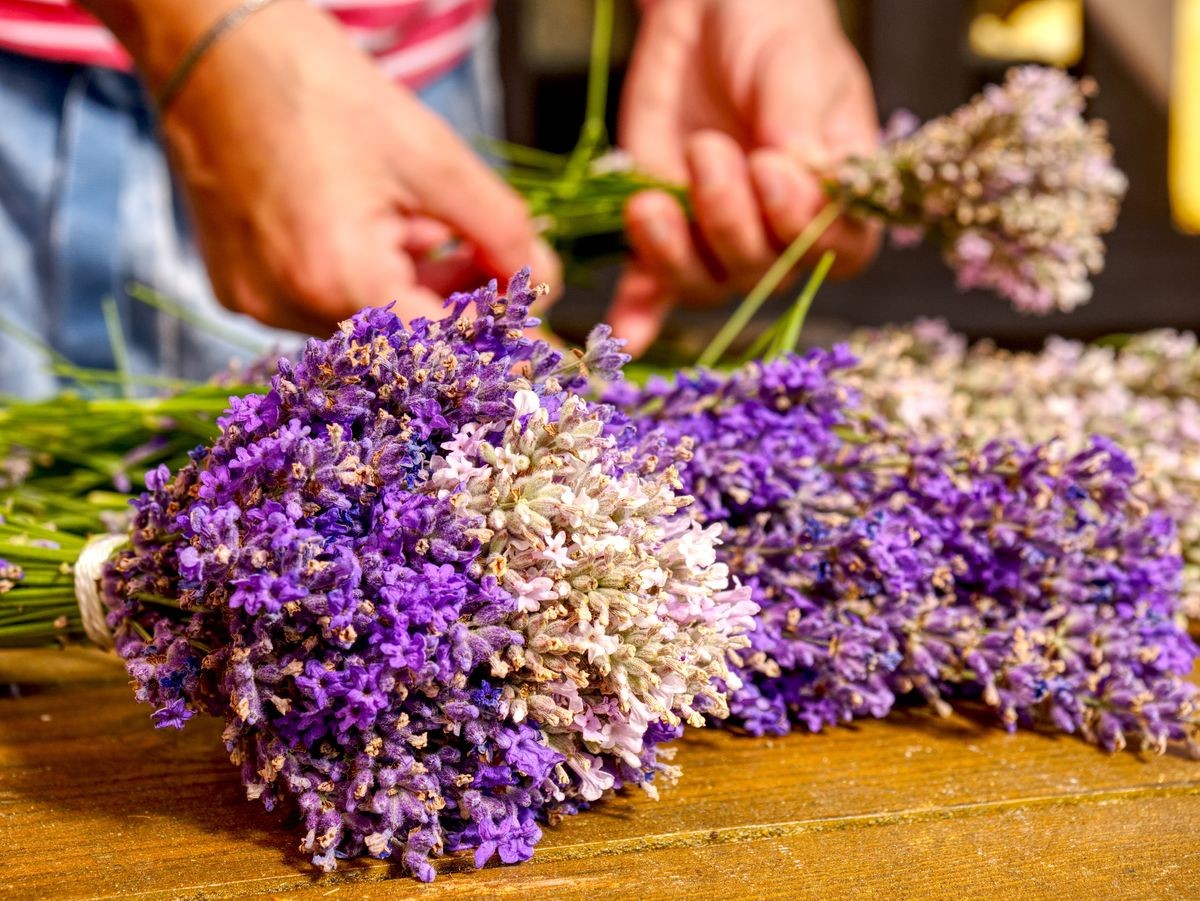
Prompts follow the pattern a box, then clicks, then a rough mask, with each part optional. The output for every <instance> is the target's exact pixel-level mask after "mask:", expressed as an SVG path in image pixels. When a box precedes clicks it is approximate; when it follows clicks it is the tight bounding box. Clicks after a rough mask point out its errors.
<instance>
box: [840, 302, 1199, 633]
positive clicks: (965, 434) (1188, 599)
mask: <svg viewBox="0 0 1200 901" xmlns="http://www.w3.org/2000/svg"><path fill="white" fill-rule="evenodd" d="M850 343H851V346H852V348H853V350H854V352H855V353H856V354H857V355H858V357H859V363H858V365H857V366H855V367H854V369H853V370H851V371H850V372H849V373H848V376H847V377H848V379H849V380H850V383H851V384H853V385H854V386H855V387H856V388H857V389H858V390H860V391H861V392H862V393H863V395H864V397H865V398H866V402H867V403H868V404H869V405H870V406H871V407H872V409H875V410H877V411H878V413H879V414H880V415H881V416H884V417H887V418H889V419H892V420H894V421H897V422H899V423H901V424H902V425H903V426H904V427H905V428H907V429H911V430H914V431H917V432H920V433H922V434H930V435H946V436H947V437H953V436H961V437H962V438H963V439H964V440H966V441H968V442H971V443H978V442H980V441H987V440H991V439H994V438H997V437H1000V436H1004V435H1007V436H1013V437H1019V438H1021V439H1022V440H1025V441H1030V442H1041V441H1047V440H1049V439H1051V438H1052V437H1055V436H1059V437H1061V438H1062V440H1063V441H1064V442H1065V443H1066V445H1067V447H1068V448H1069V449H1071V450H1079V449H1082V447H1083V446H1084V445H1085V444H1086V443H1087V441H1088V440H1089V437H1090V436H1091V435H1093V434H1098V435H1105V436H1107V437H1109V438H1111V439H1113V440H1115V441H1119V442H1120V443H1121V445H1122V447H1124V448H1125V449H1126V450H1127V451H1128V453H1129V455H1130V456H1131V457H1132V458H1133V460H1134V462H1135V463H1136V464H1137V467H1138V469H1139V471H1140V472H1141V473H1142V476H1143V478H1141V479H1140V480H1139V481H1138V482H1137V484H1136V486H1135V491H1136V493H1137V496H1138V497H1139V498H1140V499H1141V500H1142V501H1144V502H1145V503H1146V504H1147V505H1148V506H1149V507H1150V508H1151V509H1155V510H1162V511H1165V512H1167V513H1168V514H1170V515H1171V517H1172V518H1173V519H1174V520H1175V522H1176V524H1177V527H1178V529H1179V537H1180V540H1181V543H1182V546H1183V553H1184V559H1185V563H1186V565H1185V569H1184V585H1183V594H1182V603H1181V608H1182V611H1183V612H1184V613H1185V614H1187V615H1188V616H1190V617H1193V618H1198V617H1200V350H1198V349H1197V342H1196V337H1195V336H1194V335H1192V334H1190V333H1179V332H1173V331H1168V330H1160V331H1155V332H1147V333H1146V334H1143V335H1135V336H1132V337H1130V338H1128V339H1127V340H1126V341H1124V342H1123V343H1122V344H1121V346H1119V347H1113V346H1097V345H1089V344H1084V343H1081V342H1078V341H1070V340H1066V339H1063V338H1050V339H1049V340H1047V342H1046V344H1045V347H1044V348H1043V349H1042V350H1041V351H1040V352H1037V353H1027V352H1010V351H1005V350H1001V349H999V348H997V347H995V346H994V345H993V344H991V343H989V342H981V343H979V344H976V345H974V346H968V344H967V342H966V340H965V339H964V338H962V337H961V336H959V335H956V334H955V333H953V332H952V331H950V330H949V328H948V327H947V326H946V325H945V324H944V323H941V322H937V321H930V320H925V321H921V322H918V323H916V324H914V325H912V326H907V327H895V328H889V329H882V330H863V331H860V332H858V333H856V334H855V335H853V336H852V337H851V341H850ZM951 433H953V435H952V434H951Z"/></svg>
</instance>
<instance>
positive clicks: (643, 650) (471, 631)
mask: <svg viewBox="0 0 1200 901" xmlns="http://www.w3.org/2000/svg"><path fill="white" fill-rule="evenodd" d="M527 283H528V273H527V272H526V273H521V274H519V275H518V276H516V277H514V279H513V281H512V283H511V285H510V287H509V291H508V296H507V297H500V296H497V294H496V293H495V287H494V285H493V286H492V287H491V288H487V289H483V290H481V291H478V292H476V293H475V294H473V295H458V296H455V297H453V298H451V300H450V301H449V305H450V310H449V313H448V315H447V317H446V318H445V319H443V320H440V321H437V322H429V321H426V320H416V321H414V322H413V323H411V324H409V325H408V326H405V325H404V324H402V323H401V322H400V321H399V320H398V319H397V318H396V316H395V315H394V314H392V313H391V312H390V311H388V310H369V311H364V312H363V313H361V314H359V315H358V316H356V317H355V318H354V319H353V320H351V321H349V322H347V323H345V324H344V325H343V327H342V329H341V331H340V332H339V333H338V334H336V335H335V336H334V337H333V338H331V339H329V340H327V341H312V342H310V343H309V345H308V347H307V348H306V350H305V352H304V354H303V356H302V358H300V359H299V360H297V361H296V362H295V363H293V362H290V361H288V360H286V359H285V360H281V361H280V363H279V371H278V374H277V375H276V376H275V377H274V378H273V379H272V380H271V387H270V390H269V391H267V392H265V393H260V394H253V395H250V396H247V397H244V398H234V399H233V400H232V401H231V406H230V408H229V409H228V411H227V412H226V413H225V414H224V415H223V416H222V417H221V419H220V420H219V424H220V427H221V435H220V437H219V438H218V439H217V440H216V442H215V443H213V444H212V445H211V446H206V447H205V446H202V447H200V448H198V449H197V450H195V451H194V452H193V453H192V455H191V461H190V463H188V465H186V466H184V467H183V468H182V469H181V470H180V471H179V472H177V473H175V474H174V475H172V474H171V473H170V472H169V471H168V470H167V469H166V467H161V468H159V469H157V470H154V471H152V472H151V475H150V476H149V478H148V479H147V488H148V491H147V492H146V493H145V494H143V495H142V496H141V497H140V498H138V499H137V500H136V501H135V503H134V509H135V515H134V520H133V523H132V527H131V528H130V530H129V531H128V533H127V534H126V535H125V536H118V537H116V538H112V537H109V538H105V539H104V540H102V541H101V542H91V543H84V541H83V540H82V539H80V538H78V537H74V536H69V535H64V534H61V532H60V531H59V530H54V529H46V528H43V527H38V526H35V525H31V524H30V523H29V522H28V521H27V520H24V519H22V520H20V521H16V522H10V523H7V524H5V526H4V530H5V532H6V536H5V537H4V540H3V541H0V554H3V555H4V557H5V560H4V561H0V579H3V581H2V582H0V611H2V612H0V616H2V617H4V618H5V619H4V623H5V624H7V625H11V624H13V623H14V620H13V617H25V619H26V622H27V624H28V625H29V627H30V629H35V628H41V629H43V630H45V629H46V628H47V627H48V626H49V627H51V628H52V627H53V622H54V621H55V617H56V616H60V615H62V612H61V611H62V609H63V604H64V603H67V604H68V605H73V604H74V599H73V595H74V594H75V593H76V592H78V594H79V598H80V602H81V606H82V607H83V619H84V625H85V627H87V629H88V632H89V634H90V635H92V636H93V638H94V640H97V641H103V640H104V639H105V636H106V634H107V633H106V631H105V627H107V628H108V629H111V631H112V641H113V643H114V644H115V647H116V650H117V651H118V653H120V655H121V656H122V657H123V658H124V659H125V661H126V663H127V666H128V668H129V672H130V674H131V676H132V677H133V682H134V686H135V694H136V696H137V697H138V699H139V700H142V701H145V702H147V703H149V704H151V705H152V706H153V707H154V721H155V723H156V724H157V725H158V726H162V727H180V726H183V725H184V724H185V723H186V722H187V720H188V719H190V718H191V717H193V716H195V715H196V714H207V715H211V716H216V717H219V718H222V719H224V720H225V723H226V726H225V732H224V737H225V742H226V746H227V748H228V750H229V753H230V757H231V759H232V761H233V762H234V763H235V764H237V765H238V766H240V768H241V771H242V779H243V782H244V783H245V785H246V789H247V793H248V795H249V796H250V797H251V798H260V799H261V800H262V802H263V803H264V804H265V805H266V806H267V807H268V808H271V807H275V806H277V805H286V806H288V807H292V808H295V809H297V810H298V811H299V813H300V814H301V817H302V820H303V822H304V828H305V830H306V832H305V835H304V838H303V840H302V847H303V848H304V849H305V850H307V851H309V852H311V853H312V855H313V860H314V862H315V863H316V864H317V865H318V866H320V867H323V868H332V867H333V866H334V865H335V862H336V859H337V858H339V857H351V856H356V855H360V854H371V855H374V856H378V857H388V856H391V855H396V856H398V857H400V859H401V860H402V861H403V864H404V866H405V867H406V868H407V869H408V870H410V871H411V872H413V873H414V874H415V875H417V876H418V877H419V878H421V879H424V880H428V879H432V878H433V875H434V870H433V867H432V864H431V858H433V857H435V856H437V855H439V854H441V853H442V852H443V851H454V850H460V849H470V850H473V851H474V855H475V862H476V865H478V866H482V865H484V864H485V863H486V862H487V861H488V860H489V859H491V858H492V857H494V856H498V857H499V858H500V859H501V860H502V861H504V862H507V863H511V862H515V861H520V860H524V859H527V858H528V857H529V856H530V855H531V854H532V851H533V846H534V845H535V844H536V842H537V840H538V838H539V837H540V834H541V833H540V829H539V825H538V824H539V823H540V822H545V821H547V820H551V819H553V818H555V817H557V816H560V815H562V814H568V813H574V812H576V811H578V810H580V809H582V808H584V807H586V806H587V805H588V804H590V803H591V802H593V801H596V800H598V799H599V798H601V797H602V796H603V795H604V794H605V793H607V792H609V791H611V790H614V789H617V788H620V787H623V786H627V785H638V786H641V787H642V788H644V789H645V790H646V791H648V792H650V793H651V794H654V793H655V792H656V791H657V788H658V787H660V786H664V785H669V784H670V783H671V781H672V780H673V779H674V778H675V777H676V775H677V771H676V769H675V768H674V767H672V766H671V765H669V764H668V763H667V762H666V761H667V760H668V759H669V757H670V754H669V751H668V750H667V749H663V748H662V747H661V745H662V744H663V743H664V742H667V741H669V740H670V739H673V738H675V737H677V736H678V735H679V733H680V731H681V728H682V726H683V724H684V723H690V724H692V725H696V726H699V725H702V723H703V721H704V718H705V717H713V718H718V719H719V718H721V717H723V716H724V715H726V713H727V712H728V707H727V698H726V693H727V691H728V690H730V689H732V688H735V687H736V686H737V685H738V684H739V681H738V677H737V675H736V673H734V672H733V671H731V669H730V668H729V666H728V663H727V660H728V656H729V655H730V654H731V653H732V652H734V651H736V650H738V649H740V648H742V647H744V646H745V645H746V643H747V640H746V639H745V637H744V636H743V633H744V631H745V630H746V628H748V627H749V626H750V624H751V619H750V617H751V615H752V614H753V612H754V610H755V607H754V606H753V604H752V603H751V602H750V601H749V598H748V591H747V590H745V589H740V588H731V586H730V582H729V578H728V572H727V568H726V566H725V564H723V563H721V562H718V561H717V560H716V554H715V544H716V542H717V535H718V533H719V531H720V530H719V527H716V526H711V527H704V526H701V525H700V524H699V523H698V522H696V521H695V520H694V519H693V518H691V517H690V516H688V515H686V513H685V512H684V508H685V507H686V506H687V504H688V502H689V500H690V499H689V498H688V497H686V496H685V495H683V494H681V493H680V492H679V491H678V488H679V476H678V474H677V472H676V471H675V470H673V469H672V468H671V467H669V466H668V467H651V466H649V465H647V464H646V463H645V462H644V461H642V460H640V459H638V458H635V457H634V455H633V454H632V453H631V452H630V451H628V450H624V449H622V448H621V447H620V446H619V445H618V442H617V441H616V440H615V438H614V437H612V436H611V435H610V434H609V433H608V429H609V428H611V427H612V425H613V423H614V422H615V421H616V420H617V419H619V415H618V414H617V413H616V412H615V411H614V410H613V409H612V408H611V407H609V406H607V405H604V404H598V403H589V402H588V401H586V400H584V399H583V397H582V396H581V395H580V393H579V392H580V391H581V390H582V389H583V388H584V387H585V386H586V381H587V378H588V377H589V376H592V375H596V376H602V377H610V378H611V377H614V376H615V375H616V373H617V371H618V370H619V368H620V366H621V364H622V363H623V361H624V356H623V355H622V354H621V353H620V352H619V349H618V347H617V346H616V345H615V343H614V342H613V341H612V340H611V339H609V337H608V334H607V331H606V330H605V329H603V328H600V329H598V330H597V331H595V332H594V333H593V335H592V338H591V340H590V341H589V343H588V347H587V350H586V351H585V352H582V353H580V354H578V355H573V356H569V357H566V358H564V356H563V355H562V354H560V353H558V352H557V351H554V350H551V349H550V348H549V347H548V346H546V345H545V344H544V343H541V342H534V341H530V340H529V339H527V338H526V337H524V331H525V329H526V328H527V327H529V326H530V325H531V322H532V321H531V320H530V319H529V318H528V307H529V304H530V302H531V301H532V300H533V298H534V293H533V292H532V291H531V290H529V288H528V284H527ZM469 308H473V312H474V314H475V318H474V319H468V318H466V316H465V314H466V313H467V311H468V309H469ZM518 370H521V372H522V373H523V374H519V373H518ZM114 545H124V546H123V547H121V548H120V549H118V550H117V551H116V553H115V555H112V552H113V550H114ZM110 555H112V556H111V559H110V560H108V562H107V563H104V561H105V560H106V558H109V557H110ZM96 575H100V580H99V581H100V583H101V584H102V587H103V593H102V594H103V599H104V601H105V603H106V605H107V607H108V613H107V617H105V618H104V619H103V621H102V622H101V623H97V622H96V619H97V618H96V616H95V611H94V609H91V608H92V607H93V606H94V603H95V601H94V598H91V597H90V595H93V594H94V593H95V591H96V587H97V582H96V580H95V578H94V577H95V576H96ZM64 581H65V582H67V583H68V584H63V583H64ZM90 609H91V613H90V614H89V610H90Z"/></svg>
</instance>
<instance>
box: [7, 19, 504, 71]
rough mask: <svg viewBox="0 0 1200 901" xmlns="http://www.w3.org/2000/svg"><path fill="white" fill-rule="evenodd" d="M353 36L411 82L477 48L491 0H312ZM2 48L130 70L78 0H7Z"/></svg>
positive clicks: (453, 63) (122, 53)
mask: <svg viewBox="0 0 1200 901" xmlns="http://www.w3.org/2000/svg"><path fill="white" fill-rule="evenodd" d="M313 2H315V3H316V4H317V5H318V6H323V7H325V8H326V9H328V10H329V11H330V12H331V13H332V14H333V15H334V16H336V17H337V18H338V19H339V20H340V21H341V23H342V24H343V25H344V26H345V27H346V30H347V31H348V32H349V33H350V37H351V39H352V40H353V41H354V42H355V43H356V44H357V45H358V46H359V47H361V48H362V49H363V50H365V51H366V52H368V53H370V54H371V55H372V56H374V57H375V59H376V60H377V61H378V63H379V65H380V67H381V68H382V69H383V70H384V72H386V73H387V74H388V75H390V76H391V77H392V78H394V79H395V80H396V81H399V82H402V83H404V84H406V85H408V86H409V87H413V88H416V87H420V86H421V85H422V84H424V83H426V82H428V81H429V80H431V79H433V78H435V77H437V76H438V75H441V74H442V73H444V72H447V71H449V70H450V69H452V68H454V67H455V66H456V65H458V64H459V63H460V62H462V60H463V59H464V58H465V57H466V56H467V54H468V53H470V51H471V48H472V46H473V45H474V43H475V39H476V37H477V36H478V33H479V30H480V28H482V27H483V25H484V23H485V22H486V21H487V17H488V15H489V14H490V12H491V7H492V2H491V0H313ZM0 48H3V49H5V50H11V51H14V52H16V53H23V54H25V55H27V56H37V57H42V58H44V59H54V60H59V61H63V62H75V63H86V64H88V65H95V66H106V67H108V68H113V69H124V70H128V69H130V68H131V66H132V63H131V61H130V59H129V55H128V54H127V53H126V52H125V50H124V48H123V47H121V45H120V44H118V43H117V40H116V38H114V37H113V36H112V34H111V33H110V32H109V31H108V30H107V29H106V28H105V27H104V26H103V25H101V24H100V23H99V22H97V21H96V20H95V19H94V18H92V16H90V15H89V14H88V13H86V12H84V11H83V10H82V9H80V8H79V7H78V6H76V5H75V4H74V3H72V2H71V0H0Z"/></svg>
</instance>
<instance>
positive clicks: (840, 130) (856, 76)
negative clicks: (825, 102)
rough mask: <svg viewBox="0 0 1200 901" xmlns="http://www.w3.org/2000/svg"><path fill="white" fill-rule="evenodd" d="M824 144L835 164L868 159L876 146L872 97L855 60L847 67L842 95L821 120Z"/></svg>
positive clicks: (877, 134)
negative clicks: (850, 159) (856, 159)
mask: <svg viewBox="0 0 1200 901" xmlns="http://www.w3.org/2000/svg"><path fill="white" fill-rule="evenodd" d="M824 140H825V146H826V148H827V149H828V150H829V154H830V156H831V157H832V159H833V160H834V161H839V160H842V159H845V158H846V157H850V156H868V155H870V154H871V153H873V152H874V151H875V149H876V147H878V145H879V116H878V113H877V112H876V110H875V93H874V90H873V89H872V87H871V79H870V77H869V76H868V75H867V72H866V69H865V68H864V67H863V64H862V62H861V61H860V60H859V59H858V58H857V57H853V58H852V59H851V60H850V62H849V63H848V67H847V70H846V76H845V79H844V81H843V82H842V91H841V92H840V94H839V95H837V96H835V97H834V98H833V100H832V101H831V102H830V105H829V108H828V111H827V115H826V116H825V120H824Z"/></svg>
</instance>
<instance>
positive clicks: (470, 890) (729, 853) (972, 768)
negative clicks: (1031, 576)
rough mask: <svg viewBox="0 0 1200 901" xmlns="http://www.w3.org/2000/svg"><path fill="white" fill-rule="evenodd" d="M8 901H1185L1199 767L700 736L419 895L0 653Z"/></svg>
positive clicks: (212, 768) (184, 752)
mask: <svg viewBox="0 0 1200 901" xmlns="http://www.w3.org/2000/svg"><path fill="white" fill-rule="evenodd" d="M14 679H20V680H21V681H26V682H28V681H30V680H33V681H35V682H40V683H45V682H47V681H53V682H57V683H58V684H57V685H53V686H46V685H44V684H42V685H39V686H38V687H36V688H35V689H27V690H26V693H25V694H24V695H23V696H22V697H18V698H3V699H0V846H2V847H3V850H4V859H3V864H2V865H0V897H17V898H25V897H30V898H77V897H108V896H139V897H145V896H148V897H184V898H225V897H230V896H242V895H245V896H253V895H265V896H270V897H289V898H292V897H294V898H326V897H332V898H383V897H388V898H401V897H418V898H419V897H429V898H441V897H448V898H476V897H479V898H484V897H486V898H493V897H500V898H507V897H517V898H556V899H557V898H562V899H571V898H588V899H592V901H596V899H600V898H608V897H634V898H679V897H685V898H692V897H697V898H715V899H720V901H725V899H740V898H755V897H787V898H810V897H811V898H830V897H879V898H884V897H886V898H896V897H906V896H910V897H939V898H940V897H944V898H964V897H987V896H1008V897H1013V898H1016V897H1021V898H1025V897H1050V896H1054V897H1063V896H1070V897H1081V896H1082V897H1111V896H1115V895H1118V894H1121V895H1129V896H1135V897H1139V898H1183V897H1195V896H1196V894H1197V892H1198V891H1200V763H1197V762H1193V761H1190V760H1187V759H1184V758H1183V757H1182V756H1179V755H1168V756H1166V757H1143V756H1140V755H1137V754H1133V753H1125V754H1120V755H1116V756H1108V755H1106V754H1104V753H1102V752H1100V751H1097V750H1095V749H1094V748H1091V747H1089V746H1087V745H1084V744H1083V743H1082V742H1080V741H1077V740H1074V739H1071V738H1069V737H1057V736H1046V735H1037V734H1021V735H1015V736H1008V735H1005V734H1004V733H1003V732H1001V731H999V730H998V729H996V728H994V727H992V725H991V724H990V722H987V721H986V720H984V719H980V720H978V721H975V720H971V719H967V718H964V717H959V716H956V717H953V718H951V719H946V720H939V719H937V718H935V717H933V716H931V715H930V714H929V713H928V712H927V711H922V710H916V711H910V712H901V713H897V714H894V715H893V716H891V717H889V718H888V719H886V720H883V721H872V722H866V723H863V724H861V725H859V726H856V727H854V728H842V729H836V730H833V731H831V732H828V733H826V734H823V735H817V736H813V735H792V736H789V737H788V738H786V739H773V740H768V739H761V740H759V739H751V738H745V737H738V736H734V735H729V734H726V733H722V732H715V731H714V732H707V733H706V732H697V733H695V734H693V735H691V736H690V737H689V738H687V739H685V740H684V741H683V742H682V743H681V748H680V752H679V758H678V760H679V762H680V763H681V764H682V765H683V767H684V773H685V774H684V779H683V782H682V783H681V784H680V785H679V786H678V787H677V788H676V789H675V790H673V791H670V792H664V794H663V798H662V800H660V801H658V802H654V801H651V800H649V799H647V798H645V797H642V796H641V795H640V793H637V794H629V795H625V796H622V797H618V798H616V799H613V800H611V801H609V802H606V803H604V804H602V805H600V806H599V807H598V808H597V809H596V810H594V811H592V812H590V813H587V814H584V815H581V816H578V817H574V818H572V819H569V820H567V821H566V822H564V823H563V824H561V825H560V826H558V827H556V828H552V829H547V830H546V835H545V838H544V839H543V840H542V843H541V845H540V846H539V847H538V850H537V854H536V856H535V857H534V859H533V860H532V861H530V862H528V863H526V864H523V865H521V866H517V867H489V868H487V869H485V870H482V871H475V870H473V869H472V868H471V867H470V864H469V862H468V861H467V860H465V859H463V858H461V857H460V858H457V859H451V860H447V861H443V862H442V863H441V864H440V865H439V868H438V869H439V876H438V879H437V881H436V882H434V883H433V884H432V885H428V886H426V885H421V884H419V883H417V882H415V881H413V880H411V879H408V878H404V877H399V878H396V877H397V875H398V873H397V870H396V869H395V868H394V867H393V866H391V865H389V864H388V863H387V862H384V861H364V862H358V863H347V864H343V865H342V866H341V867H340V868H339V869H338V871H337V872H336V873H332V874H325V875H320V874H315V873H314V872H313V871H312V870H311V869H310V867H309V865H308V862H307V860H306V859H305V857H304V856H303V855H302V854H300V853H298V852H297V850H296V846H297V841H298V835H297V834H296V833H295V831H294V830H289V829H288V828H287V827H286V826H285V825H283V824H282V822H281V820H280V819H279V818H278V817H275V816H272V815H270V814H267V813H265V812H264V811H263V810H262V809H261V807H259V806H258V804H257V803H250V802H247V801H246V800H244V798H243V797H242V794H241V791H240V787H239V785H238V780H237V776H236V773H235V772H234V770H233V768H232V767H231V766H230V764H229V763H228V762H227V760H226V759H225V756H224V753H223V750H222V747H221V744H220V741H219V738H218V735H219V729H218V726H217V724H216V723H215V722H197V721H193V722H192V723H190V724H189V725H188V727H187V728H186V729H185V730H183V731H182V732H174V731H156V730H154V729H153V728H151V726H150V722H149V718H148V715H147V714H148V711H147V709H146V708H144V707H141V706H139V705H137V704H135V703H134V702H133V700H132V699H131V697H130V695H129V690H128V688H127V686H126V685H125V684H124V677H123V672H122V671H121V670H120V669H119V667H117V666H115V665H114V664H113V663H112V662H111V661H108V660H102V659H99V658H97V657H93V656H90V655H87V654H81V655H63V654H58V653H56V652H8V653H2V654H0V683H4V682H10V681H13V680H14Z"/></svg>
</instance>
